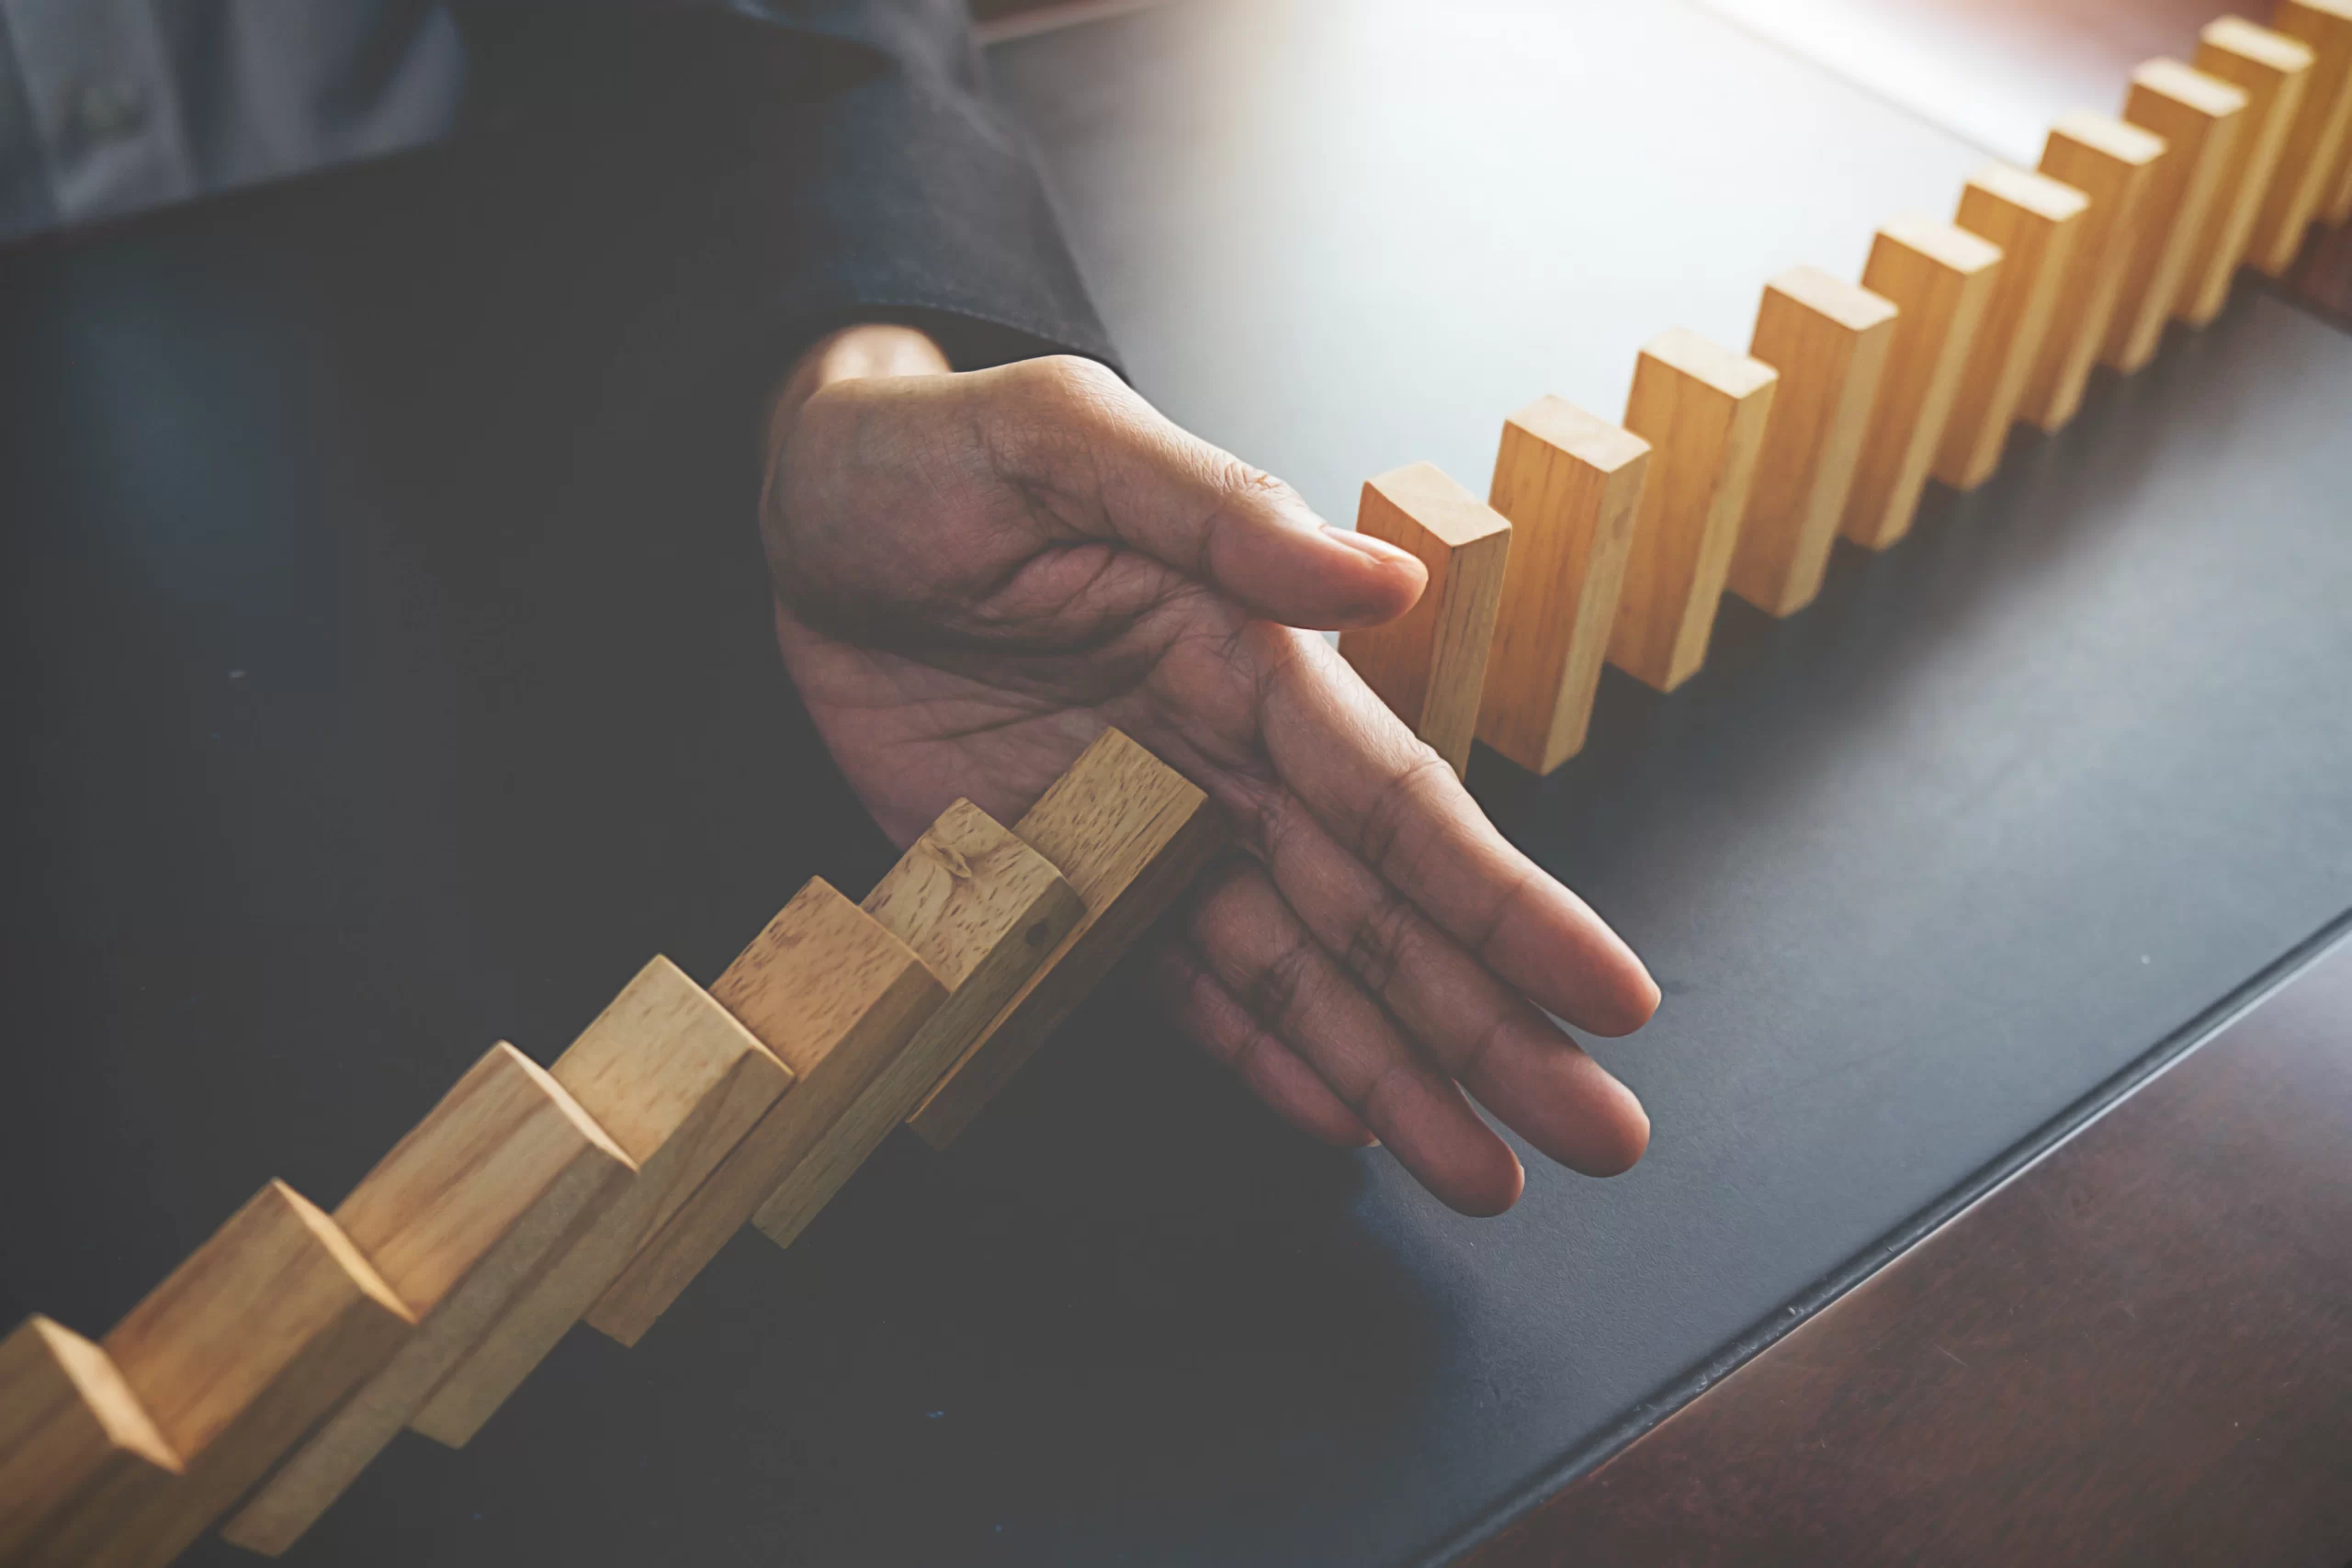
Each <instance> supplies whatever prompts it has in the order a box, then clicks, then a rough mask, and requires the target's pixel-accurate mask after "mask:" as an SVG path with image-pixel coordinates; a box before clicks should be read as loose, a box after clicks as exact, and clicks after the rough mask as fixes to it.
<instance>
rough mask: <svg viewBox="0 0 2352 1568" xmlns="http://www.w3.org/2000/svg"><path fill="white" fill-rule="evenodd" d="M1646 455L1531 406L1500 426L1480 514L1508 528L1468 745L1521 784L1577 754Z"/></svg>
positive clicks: (1571, 407) (1617, 432) (1608, 432)
mask: <svg viewBox="0 0 2352 1568" xmlns="http://www.w3.org/2000/svg"><path fill="white" fill-rule="evenodd" d="M1649 460H1650V445H1649V443H1648V442H1646V441H1645V440H1643V439H1642V438H1641V437H1640V436H1638V435H1635V434H1633V433H1632V432H1631V431H1626V430H1621V429H1619V428H1618V427H1617V426H1615V425H1613V424H1611V423H1609V422H1608V421H1607V420H1605V419H1596V418H1594V417H1593V416H1592V415H1591V414H1589V413H1587V412H1584V411H1583V410H1582V409H1580V408H1577V406H1576V405H1575V404H1574V403H1570V402H1566V401H1564V400H1561V399H1559V398H1542V399H1538V400H1536V401H1534V402H1532V403H1530V404H1528V405H1527V406H1526V407H1525V408H1523V409H1521V410H1520V411H1519V412H1517V413H1515V414H1513V415H1511V416H1510V418H1509V419H1507V420H1505V421H1504V422H1503V439H1502V447H1501V449H1500V450H1499V451H1498V452H1497V453H1496V454H1495V479H1494V484H1493V486H1492V488H1491V489H1490V490H1489V491H1488V494H1487V504H1488V505H1489V506H1491V507H1493V508H1494V509H1495V511H1497V512H1498V513H1501V514H1502V515H1503V516H1504V517H1505V518H1506V519H1508V520H1509V521H1510V534H1511V546H1510V559H1509V562H1508V564H1506V565H1505V567H1504V569H1503V592H1502V603H1501V606H1500V608H1499V610H1498V612H1497V615H1496V617H1495V641H1494V648H1493V649H1492V651H1490V652H1489V653H1488V654H1487V679H1486V685H1485V688H1484V689H1483V690H1482V692H1481V693H1480V694H1479V698H1478V739H1481V740H1484V741H1485V742H1486V743H1487V745H1489V746H1491V747H1493V748H1494V749H1495V750H1498V751H1499V752H1501V753H1502V754H1503V755H1504V756H1506V757H1509V758H1510V760H1511V761H1514V762H1517V763H1518V764H1519V765H1520V766H1521V767H1522V768H1525V769H1526V770H1528V771H1529V772H1530V773H1550V772H1551V771H1552V770H1553V769H1555V768H1556V767H1558V766H1559V765H1560V764H1561V763H1562V762H1565V761H1567V760H1568V759H1569V758H1570V757H1572V756H1574V755H1576V753H1577V749H1578V748H1580V747H1581V746H1583V745H1584V732H1585V727H1586V725H1587V724H1588V723H1589V721H1590V719H1591V717H1592V694H1593V690H1594V688H1595V687H1596V686H1597V685H1598V684H1599V683H1600V661H1601V659H1602V657H1603V656H1604V655H1605V654H1606V653H1607V652H1608V649H1609V626H1610V623H1611V621H1613V620H1614V619H1615V618H1616V615H1617V594H1618V591H1619V590H1620V589H1621V588H1623V585H1624V581H1625V550H1626V547H1627V546H1628V545H1629V544H1630V543H1631V542H1632V540H1633V536H1634V513H1635V511H1636V510H1637V508H1638V507H1639V505H1640V502H1641V497H1642V481H1643V479H1644V478H1645V476H1646V475H1647V474H1648V472H1649Z"/></svg>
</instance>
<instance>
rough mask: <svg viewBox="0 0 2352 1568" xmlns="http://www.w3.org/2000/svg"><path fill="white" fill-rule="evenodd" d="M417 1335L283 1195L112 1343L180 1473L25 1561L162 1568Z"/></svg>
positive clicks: (139, 1484)
mask: <svg viewBox="0 0 2352 1568" xmlns="http://www.w3.org/2000/svg"><path fill="white" fill-rule="evenodd" d="M413 1326H414V1319H413V1314H411V1313H410V1312H409V1309H408V1308H407V1306H406V1305H405V1304H403V1303H401V1300H400V1298H399V1297H398V1296H396V1295H395V1294H393V1292H392V1290H391V1287H390V1286H389V1285H388V1284H386V1283H385V1282H384V1281H383V1280H381V1279H380V1278H379V1277H378V1275H377V1273H376V1270H375V1269H373V1268H372V1267H370V1266H369V1264H368V1260H367V1258H364V1257H362V1256H361V1255H360V1252H359V1249H358V1248H357V1247H355V1246H354V1245H352V1242H351V1239H350V1238H349V1237H348V1236H346V1235H344V1234H343V1232H342V1231H341V1230H340V1229H338V1228H337V1227H336V1225H335V1223H334V1221H333V1220H331V1219H329V1218H328V1217H327V1216H326V1215H325V1214H323V1213H321V1212H320V1211H319V1210H318V1208H317V1207H316V1206H315V1205H313V1204H311V1202H310V1201H308V1200H306V1199H304V1198H303V1197H302V1196H301V1195H300V1194H299V1193H297V1192H296V1191H295V1190H293V1189H292V1188H290V1187H288V1186H287V1185H285V1184H284V1183H283V1182H272V1183H270V1184H269V1185H268V1186H267V1187H265V1188H263V1189H262V1190H261V1191H260V1192H258V1193H257V1194H255V1195H254V1198H253V1199H252V1200H251V1201H248V1202H247V1203H246V1204H245V1206H244V1207H243V1208H242V1209H240V1210H238V1211H237V1213H235V1214H233V1215H232V1216H231V1217H230V1219H229V1221H228V1223H227V1224H223V1225H222V1226H221V1227H220V1229H219V1230H218V1231H215V1232H214V1233H213V1234H212V1236H211V1238H210V1239H209V1240H208V1241H206V1242H205V1244H204V1245H203V1246H202V1247H198V1249H197V1250H196V1252H195V1254H194V1255H193V1256H192V1257H190V1258H188V1259H187V1262H185V1263H183V1264H181V1265H180V1266H179V1268H177V1269H175V1270H173V1272H172V1274H171V1276H170V1277H169V1278H168V1279H166V1280H164V1282H163V1283H162V1284H160V1285H158V1286H157V1287H156V1288H155V1289H154V1290H153V1292H150V1293H149V1294H148V1296H147V1298H146V1300H144V1301H142V1302H141V1303H139V1304H138V1305H137V1306H135V1307H133V1308H131V1310H130V1314H128V1315H127V1316H125V1317H124V1318H123V1320H122V1321H121V1322H120V1323H119V1324H117V1325H115V1327H114V1331H113V1332H112V1333H110V1334H108V1335H107V1337H106V1338H105V1340H104V1341H103V1342H102V1343H103V1345H104V1347H105V1349H106V1353H107V1358H108V1359H111V1360H112V1361H113V1363H114V1365H115V1369H116V1371H119V1373H120V1374H121V1378H122V1382H123V1385H124V1387H126V1388H127V1389H129V1390H130V1396H131V1397H132V1398H133V1399H135V1400H136V1401H137V1402H138V1404H139V1406H140V1408H141V1409H143V1410H144V1411H145V1412H146V1413H147V1415H148V1416H149V1417H150V1418H151V1419H152V1420H153V1423H154V1428H155V1431H156V1432H157V1433H158V1434H159V1435H160V1437H161V1438H162V1441H163V1443H164V1446H165V1447H166V1449H168V1450H169V1451H170V1452H172V1453H174V1454H176V1455H178V1456H179V1460H180V1464H181V1471H180V1473H179V1474H178V1475H176V1476H174V1475H170V1474H168V1473H166V1472H164V1471H162V1470H161V1469H160V1468H158V1469H154V1470H151V1471H148V1472H131V1474H132V1476H135V1477H136V1479H131V1478H130V1477H126V1483H125V1484H124V1485H122V1486H119V1487H117V1488H114V1489H112V1490H111V1494H110V1495H107V1497H106V1498H105V1499H104V1502H103V1504H102V1505H101V1506H97V1507H96V1508H93V1509H85V1510H81V1511H77V1512H76V1513H75V1515H74V1517H70V1518H53V1519H52V1520H51V1521H50V1523H49V1525H48V1526H47V1527H46V1528H45V1530H44V1533H43V1536H42V1539H41V1541H40V1547H39V1549H38V1550H37V1551H34V1552H33V1553H32V1554H31V1555H30V1556H29V1557H28V1558H27V1559H26V1561H27V1562H38V1563H43V1564H49V1563H57V1564H64V1563H72V1564H74V1568H160V1565H161V1564H163V1563H165V1562H170V1561H171V1560H172V1559H173V1558H175V1557H176V1556H178V1555H179V1554H180V1552H181V1551H185V1550H186V1549H187V1546H188V1545H189V1543H191V1542H192V1541H194V1540H196V1538H197V1537H198V1535H200V1534H202V1533H203V1532H204V1529H205V1528H206V1527H207V1526H209V1524H211V1523H212V1521H213V1520H214V1519H215V1518H217V1517H220V1514H221V1512H222V1511H223V1510H225V1509H226V1508H228V1507H229V1506H231V1505H232V1504H234V1503H235V1502H236V1500H237V1499H238V1498H239V1497H240V1496H242V1495H244V1493H245V1492H246V1491H247V1490H248V1489H249V1488H251V1487H252V1485H253V1484H254V1482H256V1481H258V1480H260V1479H261V1477H262V1476H263V1474H264V1473H266V1472H267V1471H268V1469H269V1467H270V1466H271V1465H272V1464H274V1463H276V1462H277V1460H278V1459H279V1457H280V1456H281V1455H283V1454H284V1453H286V1451H287V1450H289V1449H291V1448H292V1447H294V1445H295V1444H296V1443H298V1442H300V1440H301V1438H302V1435H303V1434H304V1433H305V1432H307V1431H309V1430H310V1429H311V1427H313V1426H314V1425H315V1424H316V1423H317V1422H318V1420H319V1418H320V1417H321V1416H324V1415H325V1414H326V1413H327V1412H328V1411H330V1410H332V1409H333V1408H334V1406H335V1405H336V1404H339V1403H340V1402H341V1401H342V1400H343V1399H344V1397H345V1395H346V1394H348V1393H350V1392H351V1390H352V1389H354V1388H355V1387H356V1386H358V1385H359V1384H360V1383H362V1382H365V1381H366V1380H367V1379H368V1378H369V1377H371V1376H373V1375H374V1374H375V1373H376V1372H377V1371H379V1370H380V1369H381V1368H382V1367H383V1366H384V1365H385V1364H386V1363H387V1362H388V1361H389V1360H390V1359H391V1358H392V1356H393V1355H395V1354H396V1353H397V1352H398V1350H399V1348H400V1347H401V1345H402V1344H403V1343H404V1342H405V1341H406V1340H407V1339H408V1337H410V1334H411V1331H412V1329H413ZM12 1561H13V1560H12Z"/></svg>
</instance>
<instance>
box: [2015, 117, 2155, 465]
mask: <svg viewBox="0 0 2352 1568" xmlns="http://www.w3.org/2000/svg"><path fill="white" fill-rule="evenodd" d="M2164 157H2165V139H2164V138H2163V137H2161V136H2158V135H2156V134H2154V132H2152V131H2146V130H2141V129H2140V128H2139V127H2138V126H2136V125H2127V124H2125V123H2124V122H2123V121H2121V120H2120V119H2118V118H2115V117H2114V116H2112V115H2105V114H2095V113H2093V112H2091V111H2090V110H2088V109H2079V110H2076V111H2075V112H2074V113H2072V114H2068V115H2065V116H2064V117H2062V118H2060V119H2059V121H2058V123H2057V124H2055V125H2053V126H2052V127H2051V128H2050V140H2049V141H2048V142H2047V143H2046V144H2045V145H2044V146H2043V148H2042V152H2041V172H2042V173H2043V174H2045V175H2049V176H2050V177H2051V178H2052V179H2054V180H2057V181H2059V182H2060V183H2062V184H2064V185H2069V186H2074V187H2075V189H2077V190H2079V191H2081V192H2083V194H2085V195H2086V196H2087V197H2090V201H2091V205H2090V209H2089V210H2088V211H2086V212H2085V213H2084V214H2083V217H2082V222H2081V228H2082V232H2081V233H2080V234H2078V235H2077V236H2076V237H2075V247H2074V250H2073V252H2072V253H2071V254H2069V255H2068V256H2067V258H2066V262H2065V265H2064V266H2063V267H2062V268H2061V269H2060V281H2059V285H2058V308H2057V310H2056V312H2055V313H2054V315H2053V317H2052V322H2051V327H2050V331H2049V333H2047V334H2046V335H2045V336H2044V337H2043V339H2042V343H2041V356H2040V358H2039V359H2038V361H2037V362H2036V364H2035V366H2034V368H2033V373H2032V374H2031V375H2030V376H2029V377H2028V378H2027V379H2026V389H2025V395H2024V397H2023V398H2022V399H2021V400H2019V401H2018V418H2020V419H2024V420H2028V421H2030V422H2031V423H2034V424H2036V425H2039V426H2040V427H2041V429H2043V430H2060V429H2063V428H2064V426H2065V424H2066V423H2067V422H2068V421H2070V420H2072V419H2073V418H2074V417H2075V412H2076V411H2077V410H2079V409H2080V408H2081V407H2082V406H2083V389H2084V387H2085V386H2086V384H2088V382H2089V380H2090V375H2091V366H2092V365H2093V364H2094V363H2096V362H2097V361H2098V350H2099V345H2100V344H2103V343H2105V342H2106V341H2107V328H2108V323H2109V321H2112V320H2114V317H2115V305H2116V301H2117V300H2118V299H2120V298H2121V297H2122V294H2123V273H2124V268H2125V265H2126V264H2127V263H2128V262H2129V260H2130V259H2131V254H2132V253H2133V252H2134V251H2135V250H2136V249H2137V248H2138V247H2139V243H2140V233H2141V230H2142V226H2143V223H2144V222H2145V220H2146V215H2147V208H2148V191H2149V187H2150V186H2152V185H2153V184H2154V179H2155V172H2156V165H2157V164H2159V163H2160V162H2161V161H2162V160H2163V159H2164Z"/></svg>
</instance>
